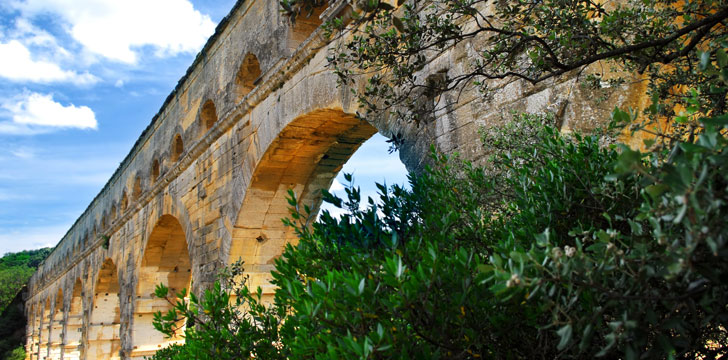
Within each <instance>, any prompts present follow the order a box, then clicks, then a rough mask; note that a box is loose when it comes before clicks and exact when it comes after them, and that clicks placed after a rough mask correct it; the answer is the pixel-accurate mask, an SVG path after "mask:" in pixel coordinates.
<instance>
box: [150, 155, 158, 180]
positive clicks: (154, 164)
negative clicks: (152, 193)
mask: <svg viewBox="0 0 728 360" xmlns="http://www.w3.org/2000/svg"><path fill="white" fill-rule="evenodd" d="M157 178H159V159H154V161H152V183H154V182H156V181H157Z"/></svg>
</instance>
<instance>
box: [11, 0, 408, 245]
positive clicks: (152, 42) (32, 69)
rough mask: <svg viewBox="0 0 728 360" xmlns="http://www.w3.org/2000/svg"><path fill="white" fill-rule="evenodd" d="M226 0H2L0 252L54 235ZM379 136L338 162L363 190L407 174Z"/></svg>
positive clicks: (96, 187) (95, 187) (156, 102)
mask: <svg viewBox="0 0 728 360" xmlns="http://www.w3.org/2000/svg"><path fill="white" fill-rule="evenodd" d="M233 4H234V0H192V1H189V0H152V1H148V0H123V1H120V0H4V1H2V2H0V255H1V254H4V253H6V252H10V251H19V250H23V249H33V248H38V247H43V246H53V245H55V244H56V243H57V242H58V241H59V240H60V238H61V237H62V236H63V234H65V233H66V231H67V230H68V229H69V227H70V226H71V224H73V222H74V221H75V220H76V218H77V217H78V216H79V215H80V214H81V213H82V212H83V210H84V209H85V208H86V206H87V205H88V204H89V203H90V202H91V200H92V199H93V198H94V196H96V194H97V193H98V192H99V191H100V190H101V188H102V187H103V185H104V184H105V183H106V181H107V180H108V178H109V177H110V176H111V174H112V173H113V171H114V170H115V169H116V167H117V166H118V164H119V162H121V160H122V159H123V158H124V156H126V154H127V153H128V152H129V150H130V149H131V147H132V145H133V143H134V141H135V140H136V139H137V137H138V136H139V135H140V134H141V132H142V130H143V129H144V128H145V127H146V126H147V124H148V123H149V121H150V120H151V118H152V116H154V114H155V113H156V112H157V111H158V110H159V107H160V106H161V104H162V102H163V101H164V99H165V98H166V97H167V95H168V94H169V93H170V92H171V90H172V89H173V88H174V86H175V84H176V83H177V81H178V80H179V78H180V77H181V76H182V75H183V74H184V73H185V71H186V69H187V67H188V66H189V65H190V64H191V63H192V60H193V59H194V57H195V55H196V53H197V52H198V51H199V49H201V48H202V46H203V45H204V43H205V41H206V40H207V38H208V37H209V36H210V35H211V34H212V32H213V31H214V28H215V25H216V24H217V23H218V22H219V21H220V19H222V18H223V17H224V16H225V15H226V14H227V13H228V11H229V10H230V9H231V8H232V6H233ZM385 140H386V139H384V138H383V137H381V136H375V137H374V138H372V139H371V140H370V141H369V142H367V143H366V144H364V145H363V146H362V148H361V149H360V150H359V151H358V152H357V153H356V154H355V155H354V157H353V158H352V159H351V160H350V162H349V163H347V165H345V167H344V170H343V171H346V172H353V173H354V175H355V182H356V184H357V185H361V187H362V192H363V193H364V194H373V193H374V190H373V189H374V188H373V183H374V181H379V182H382V181H385V180H386V182H387V183H388V184H393V183H404V182H406V170H405V169H404V166H403V165H402V164H401V163H400V162H399V159H398V158H397V155H396V154H393V155H388V154H387V144H386V143H385ZM340 177H341V175H340ZM340 177H339V180H338V181H342V180H341V179H340ZM338 181H336V182H335V183H334V186H333V188H334V189H341V188H342V187H341V186H340V185H339V182H338Z"/></svg>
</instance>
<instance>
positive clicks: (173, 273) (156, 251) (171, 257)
mask: <svg viewBox="0 0 728 360" xmlns="http://www.w3.org/2000/svg"><path fill="white" fill-rule="evenodd" d="M185 234H186V233H185V230H184V228H183V225H182V224H181V223H180V221H179V220H178V219H177V218H176V217H174V216H172V215H169V214H165V215H162V216H161V217H160V218H159V219H158V220H157V222H156V223H155V224H154V226H153V228H152V230H151V233H150V234H149V235H148V236H147V237H146V238H147V240H146V245H145V247H144V252H143V257H142V262H141V266H140V267H139V270H138V274H139V275H138V277H137V284H136V292H135V294H134V297H135V304H134V309H135V311H134V317H133V321H132V330H131V331H132V337H131V339H132V342H133V345H132V351H131V358H133V359H136V358H139V359H142V358H143V357H144V356H150V355H152V354H154V352H156V351H157V350H159V349H160V348H164V347H166V346H169V345H171V344H173V343H180V342H182V341H183V340H182V338H181V337H174V338H165V336H164V335H163V334H162V333H160V332H158V331H157V330H156V329H155V328H154V326H153V324H152V322H153V319H154V313H155V312H157V311H161V312H162V313H166V312H167V311H169V310H170V309H171V308H172V305H170V304H169V303H168V302H167V301H166V300H165V299H160V298H156V297H155V296H154V290H155V287H156V286H157V285H158V284H160V283H162V284H164V285H166V286H167V287H169V291H170V294H171V295H174V294H177V293H178V292H180V291H181V290H182V289H187V291H188V292H189V290H190V285H191V281H192V262H191V260H190V253H189V251H188V240H187V236H186V235H185ZM179 327H180V328H179V334H180V335H181V334H182V333H183V330H184V322H181V323H180V324H179Z"/></svg>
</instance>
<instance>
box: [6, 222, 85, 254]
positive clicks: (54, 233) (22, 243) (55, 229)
mask: <svg viewBox="0 0 728 360" xmlns="http://www.w3.org/2000/svg"><path fill="white" fill-rule="evenodd" d="M70 226H71V224H63V225H52V226H30V227H27V228H16V229H14V230H11V231H9V232H7V233H3V234H0V249H2V251H0V255H2V254H4V253H6V252H18V251H21V250H30V249H38V248H42V247H50V246H55V245H56V244H57V243H58V241H60V240H61V238H62V237H63V235H65V234H66V231H68V228H69V227H70Z"/></svg>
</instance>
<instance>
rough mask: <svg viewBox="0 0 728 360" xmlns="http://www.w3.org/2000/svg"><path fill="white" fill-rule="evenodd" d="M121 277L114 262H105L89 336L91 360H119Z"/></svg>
mask: <svg viewBox="0 0 728 360" xmlns="http://www.w3.org/2000/svg"><path fill="white" fill-rule="evenodd" d="M120 289H121V287H120V286H119V274H118V269H117V266H116V264H115V263H114V261H113V260H112V259H110V258H107V259H106V260H104V262H103V264H102V266H101V269H100V270H99V272H98V274H97V276H96V282H95V285H94V288H93V301H92V304H91V305H92V309H91V315H90V319H89V324H88V329H87V334H88V335H87V336H88V339H87V341H88V349H87V351H86V358H87V359H119V358H120V356H119V350H121V337H120V332H119V328H120V325H121V306H120V299H119V292H120Z"/></svg>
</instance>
